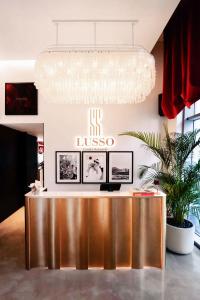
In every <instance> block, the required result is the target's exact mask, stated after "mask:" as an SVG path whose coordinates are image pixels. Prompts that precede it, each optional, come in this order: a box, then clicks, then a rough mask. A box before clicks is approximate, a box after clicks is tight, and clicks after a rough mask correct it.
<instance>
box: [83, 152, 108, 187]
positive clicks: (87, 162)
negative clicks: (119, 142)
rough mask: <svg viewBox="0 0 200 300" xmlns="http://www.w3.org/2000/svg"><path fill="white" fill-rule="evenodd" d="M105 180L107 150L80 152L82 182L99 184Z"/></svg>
mask: <svg viewBox="0 0 200 300" xmlns="http://www.w3.org/2000/svg"><path fill="white" fill-rule="evenodd" d="M106 182H107V152H106V151H83V152H82V183H85V184H101V183H106Z"/></svg>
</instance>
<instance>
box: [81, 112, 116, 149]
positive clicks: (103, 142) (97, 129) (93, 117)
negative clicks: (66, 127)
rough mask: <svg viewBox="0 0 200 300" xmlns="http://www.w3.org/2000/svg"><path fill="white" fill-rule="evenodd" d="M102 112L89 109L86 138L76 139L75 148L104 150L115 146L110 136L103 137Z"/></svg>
mask: <svg viewBox="0 0 200 300" xmlns="http://www.w3.org/2000/svg"><path fill="white" fill-rule="evenodd" d="M102 122H103V111H102V109H100V108H90V109H89V116H88V133H89V135H88V136H78V137H76V146H77V147H80V148H105V147H113V146H115V139H114V137H112V136H104V135H103V124H102Z"/></svg>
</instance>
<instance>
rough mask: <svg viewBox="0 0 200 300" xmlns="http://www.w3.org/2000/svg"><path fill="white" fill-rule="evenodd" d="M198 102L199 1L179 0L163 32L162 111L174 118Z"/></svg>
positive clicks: (199, 60)
mask: <svg viewBox="0 0 200 300" xmlns="http://www.w3.org/2000/svg"><path fill="white" fill-rule="evenodd" d="M198 99H200V0H182V1H181V2H180V3H179V5H178V7H177V9H176V10H175V12H174V14H173V15H172V17H171V19H170V20H169V22H168V24H167V26H166V28H165V30H164V75H163V97H162V110H163V112H164V115H165V116H166V117H167V118H169V119H173V118H175V117H176V115H177V114H178V113H179V112H180V111H181V110H182V109H183V108H184V107H185V106H187V107H190V106H191V104H193V103H194V102H195V101H197V100H198Z"/></svg>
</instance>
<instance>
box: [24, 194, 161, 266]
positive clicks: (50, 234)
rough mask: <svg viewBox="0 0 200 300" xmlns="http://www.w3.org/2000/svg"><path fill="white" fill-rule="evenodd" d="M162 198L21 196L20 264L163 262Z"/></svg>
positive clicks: (105, 264) (75, 264) (159, 264)
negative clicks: (22, 235)
mask: <svg viewBox="0 0 200 300" xmlns="http://www.w3.org/2000/svg"><path fill="white" fill-rule="evenodd" d="M165 214H166V207H165V198H164V197H145V198H141V197H137V198H134V197H123V198H112V196H111V197H107V198H60V199H59V198H29V197H26V206H25V217H26V267H27V269H30V268H32V267H37V266H42V267H48V268H50V269H56V268H60V267H74V268H77V269H88V268H105V269H115V268H121V267H126V268H127V267H128V268H143V267H145V266H152V267H158V268H163V267H164V266H165V230H166V228H165Z"/></svg>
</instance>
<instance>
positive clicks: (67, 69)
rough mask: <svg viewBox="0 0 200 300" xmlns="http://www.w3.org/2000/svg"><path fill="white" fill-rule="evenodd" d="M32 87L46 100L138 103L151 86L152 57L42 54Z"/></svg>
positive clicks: (139, 51) (138, 52)
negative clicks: (34, 86)
mask: <svg viewBox="0 0 200 300" xmlns="http://www.w3.org/2000/svg"><path fill="white" fill-rule="evenodd" d="M35 71H36V72H35V73H36V79H35V85H36V87H37V88H38V90H39V91H40V92H41V94H42V95H43V96H44V97H45V98H46V99H47V100H48V101H52V102H56V103H59V102H60V103H72V104H75V103H77V104H80V103H83V104H91V103H92V104H104V103H105V104H114V103H118V104H127V103H140V102H142V101H144V100H145V98H146V97H147V96H148V95H149V93H150V92H151V90H152V88H153V87H154V84H155V60H154V57H153V56H152V55H151V54H150V53H149V52H148V51H146V50H145V49H144V48H142V47H136V46H134V47H133V48H132V49H128V50H109V49H102V50H99V49H88V50H87V49H81V50H73V49H66V50H64V51H56V50H55V49H54V50H52V51H45V52H43V53H41V54H40V56H39V58H38V60H37V61H36V65H35Z"/></svg>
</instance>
